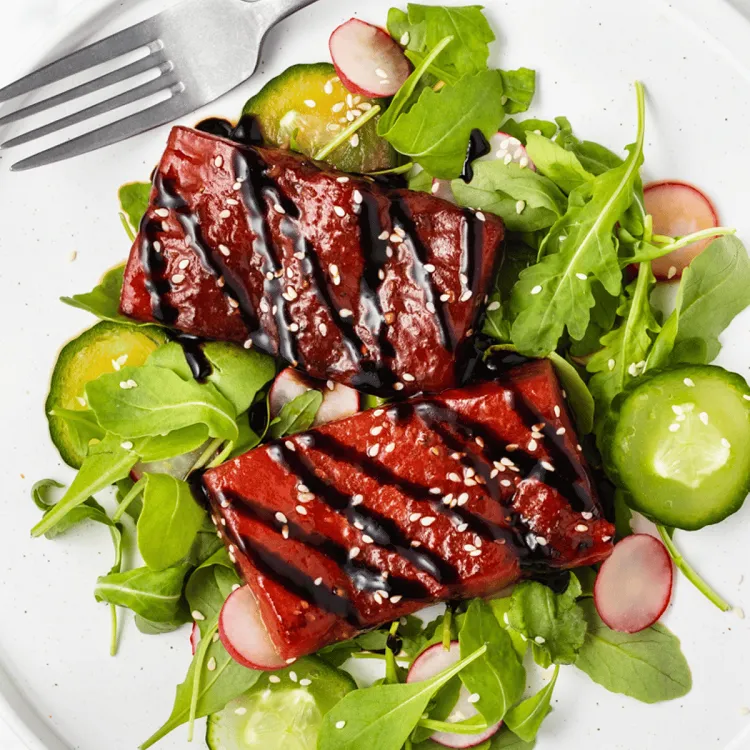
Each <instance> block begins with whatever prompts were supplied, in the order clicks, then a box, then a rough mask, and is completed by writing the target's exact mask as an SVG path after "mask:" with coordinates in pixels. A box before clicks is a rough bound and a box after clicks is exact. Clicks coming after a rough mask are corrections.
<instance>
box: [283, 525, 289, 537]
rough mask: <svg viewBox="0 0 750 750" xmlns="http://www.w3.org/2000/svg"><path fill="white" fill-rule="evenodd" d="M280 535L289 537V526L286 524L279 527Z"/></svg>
mask: <svg viewBox="0 0 750 750" xmlns="http://www.w3.org/2000/svg"><path fill="white" fill-rule="evenodd" d="M281 536H283V537H284V539H289V527H288V526H287V525H286V524H284V525H283V526H282V527H281Z"/></svg>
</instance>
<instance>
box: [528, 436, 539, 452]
mask: <svg viewBox="0 0 750 750" xmlns="http://www.w3.org/2000/svg"><path fill="white" fill-rule="evenodd" d="M527 447H528V449H529V450H530V451H531V452H532V453H533V452H534V451H535V450H536V449H537V447H538V445H537V442H536V440H534V439H533V438H532V439H531V440H529V444H528V446H527Z"/></svg>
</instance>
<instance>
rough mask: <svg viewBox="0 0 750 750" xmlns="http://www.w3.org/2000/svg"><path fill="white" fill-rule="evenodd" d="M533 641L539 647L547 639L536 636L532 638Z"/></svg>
mask: <svg viewBox="0 0 750 750" xmlns="http://www.w3.org/2000/svg"><path fill="white" fill-rule="evenodd" d="M534 641H535V642H536V643H538V644H539V645H540V646H541V645H542V644H543V643H546V642H547V639H546V638H545V637H544V636H543V635H538V636H536V637H535V638H534Z"/></svg>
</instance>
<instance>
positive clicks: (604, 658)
mask: <svg viewBox="0 0 750 750" xmlns="http://www.w3.org/2000/svg"><path fill="white" fill-rule="evenodd" d="M580 607H581V609H582V611H583V613H584V615H585V617H586V620H587V622H588V633H587V635H586V640H585V643H584V645H583V647H582V648H581V651H580V653H579V654H578V659H577V661H576V663H575V664H576V666H577V667H578V669H580V670H582V671H583V672H585V673H586V674H587V675H588V676H589V677H590V678H591V679H592V680H593V681H594V682H598V683H599V684H600V685H602V686H604V687H605V688H606V689H607V690H609V691H610V692H612V693H623V694H624V695H629V696H630V697H631V698H635V699H636V700H639V701H642V702H643V703H659V702H660V701H668V700H672V699H674V698H681V697H682V696H683V695H687V693H689V692H690V688H691V687H692V677H691V675H690V667H688V664H687V661H686V660H685V657H684V655H683V654H682V651H681V650H680V642H679V640H678V639H677V638H676V637H675V636H674V635H673V634H672V633H670V631H669V630H667V628H665V627H664V626H663V625H660V624H656V625H652V626H651V627H650V628H647V629H646V630H642V631H641V632H640V633H633V634H632V635H631V634H628V633H617V632H615V631H614V630H610V629H609V628H608V627H607V626H606V625H605V624H604V623H603V622H602V620H601V618H600V617H599V615H598V614H597V612H596V608H595V607H594V602H593V600H591V599H584V600H583V601H582V602H581V603H580Z"/></svg>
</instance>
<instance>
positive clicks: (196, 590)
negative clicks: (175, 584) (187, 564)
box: [185, 547, 242, 635]
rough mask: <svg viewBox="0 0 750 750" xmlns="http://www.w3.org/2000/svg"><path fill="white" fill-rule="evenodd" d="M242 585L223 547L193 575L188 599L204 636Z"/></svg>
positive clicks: (190, 579) (186, 588) (187, 590)
mask: <svg viewBox="0 0 750 750" xmlns="http://www.w3.org/2000/svg"><path fill="white" fill-rule="evenodd" d="M241 584H242V581H241V580H240V578H239V576H238V575H237V573H236V571H235V569H234V566H233V565H232V563H231V562H230V560H229V557H228V556H227V554H226V552H225V550H224V548H223V547H222V549H220V550H218V551H217V553H216V554H214V555H212V556H211V557H209V558H208V560H206V561H205V562H204V563H203V564H202V565H201V566H200V567H199V568H197V569H196V570H195V571H194V572H193V573H192V575H191V576H190V578H189V579H188V582H187V586H185V597H186V598H187V601H188V604H189V606H190V611H191V613H193V618H194V619H195V621H196V623H197V625H198V628H199V629H200V631H201V635H205V634H206V633H207V632H208V630H209V629H210V627H211V623H212V622H214V621H215V620H216V618H217V617H218V616H219V613H220V612H221V608H222V607H223V606H224V602H225V601H226V600H227V597H228V596H229V595H230V594H231V593H232V591H234V589H235V588H236V587H237V586H239V585H241ZM199 615H200V616H199Z"/></svg>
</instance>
